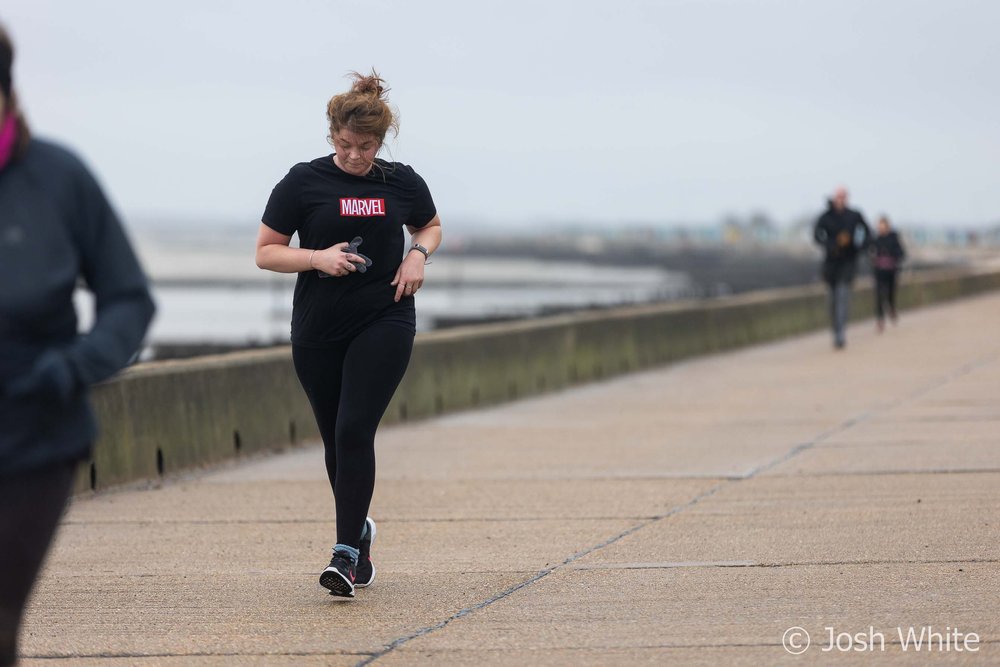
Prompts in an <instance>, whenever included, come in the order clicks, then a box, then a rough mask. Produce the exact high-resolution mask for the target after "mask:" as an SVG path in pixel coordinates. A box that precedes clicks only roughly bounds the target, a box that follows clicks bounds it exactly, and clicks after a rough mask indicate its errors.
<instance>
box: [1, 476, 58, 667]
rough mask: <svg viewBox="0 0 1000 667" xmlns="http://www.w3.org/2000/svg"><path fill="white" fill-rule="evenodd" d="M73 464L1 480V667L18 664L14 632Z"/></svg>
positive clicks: (18, 626)
mask: <svg viewBox="0 0 1000 667" xmlns="http://www.w3.org/2000/svg"><path fill="white" fill-rule="evenodd" d="M75 468H76V464H72V463H66V464H62V465H58V466H55V467H51V468H45V469H44V470H38V471H32V472H29V473H24V474H21V475H16V476H9V477H0V665H2V666H6V665H13V664H14V663H15V662H16V661H17V633H18V630H19V628H20V626H21V617H22V616H23V615H24V605H25V603H26V602H27V600H28V595H29V594H30V593H31V587H32V586H33V585H34V583H35V578H36V577H37V576H38V571H39V569H41V566H42V561H43V560H44V559H45V553H46V552H47V551H48V549H49V544H50V543H51V542H52V536H53V535H55V532H56V526H57V525H58V523H59V517H61V516H62V512H63V509H64V508H65V507H66V500H67V499H68V498H69V492H70V489H71V488H72V486H73V471H74V470H75Z"/></svg>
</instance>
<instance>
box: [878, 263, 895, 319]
mask: <svg viewBox="0 0 1000 667" xmlns="http://www.w3.org/2000/svg"><path fill="white" fill-rule="evenodd" d="M886 308H888V310H889V317H892V318H895V317H896V272H895V271H878V270H876V271H875V317H877V318H878V319H880V320H883V319H885V311H886Z"/></svg>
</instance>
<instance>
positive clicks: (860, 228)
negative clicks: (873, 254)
mask: <svg viewBox="0 0 1000 667" xmlns="http://www.w3.org/2000/svg"><path fill="white" fill-rule="evenodd" d="M854 233H855V242H856V245H857V247H858V250H867V249H868V247H869V246H871V245H872V242H873V240H874V239H873V238H872V229H871V227H869V226H868V223H867V222H865V218H864V216H863V215H861V214H860V213H858V219H857V222H856V223H855V230H854ZM858 235H860V236H861V238H860V239H858V238H857V237H858Z"/></svg>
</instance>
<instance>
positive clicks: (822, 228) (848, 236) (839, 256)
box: [813, 202, 871, 283]
mask: <svg viewBox="0 0 1000 667" xmlns="http://www.w3.org/2000/svg"><path fill="white" fill-rule="evenodd" d="M813 238H814V239H815V240H816V243H818V244H819V245H820V246H822V247H823V250H824V252H825V255H824V258H823V279H824V280H826V281H827V282H828V283H833V282H837V281H843V280H846V281H850V280H853V279H854V272H855V267H856V264H857V258H858V253H859V252H861V251H862V250H864V249H865V248H867V247H868V244H869V243H870V241H871V230H870V229H869V228H868V225H867V223H865V219H864V218H863V217H862V216H861V214H860V213H858V212H857V211H855V210H853V209H850V208H845V209H843V210H842V211H838V210H837V209H835V208H834V206H833V202H830V204H829V207H828V208H827V210H826V212H825V213H823V215H821V216H820V217H819V219H818V220H816V225H815V227H813Z"/></svg>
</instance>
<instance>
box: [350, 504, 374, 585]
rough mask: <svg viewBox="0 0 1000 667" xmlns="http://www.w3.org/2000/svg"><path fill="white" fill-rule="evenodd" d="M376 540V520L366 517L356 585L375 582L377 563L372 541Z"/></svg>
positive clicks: (359, 546) (360, 546)
mask: <svg viewBox="0 0 1000 667" xmlns="http://www.w3.org/2000/svg"><path fill="white" fill-rule="evenodd" d="M374 541H375V520H374V519H372V518H371V517H368V518H367V519H365V529H364V531H363V532H362V533H361V543H360V544H359V545H358V551H360V552H361V553H360V555H358V567H357V576H358V578H357V581H355V582H354V585H355V586H357V587H358V588H365V587H367V586H371V585H372V584H373V583H375V563H373V562H372V542H374Z"/></svg>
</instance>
